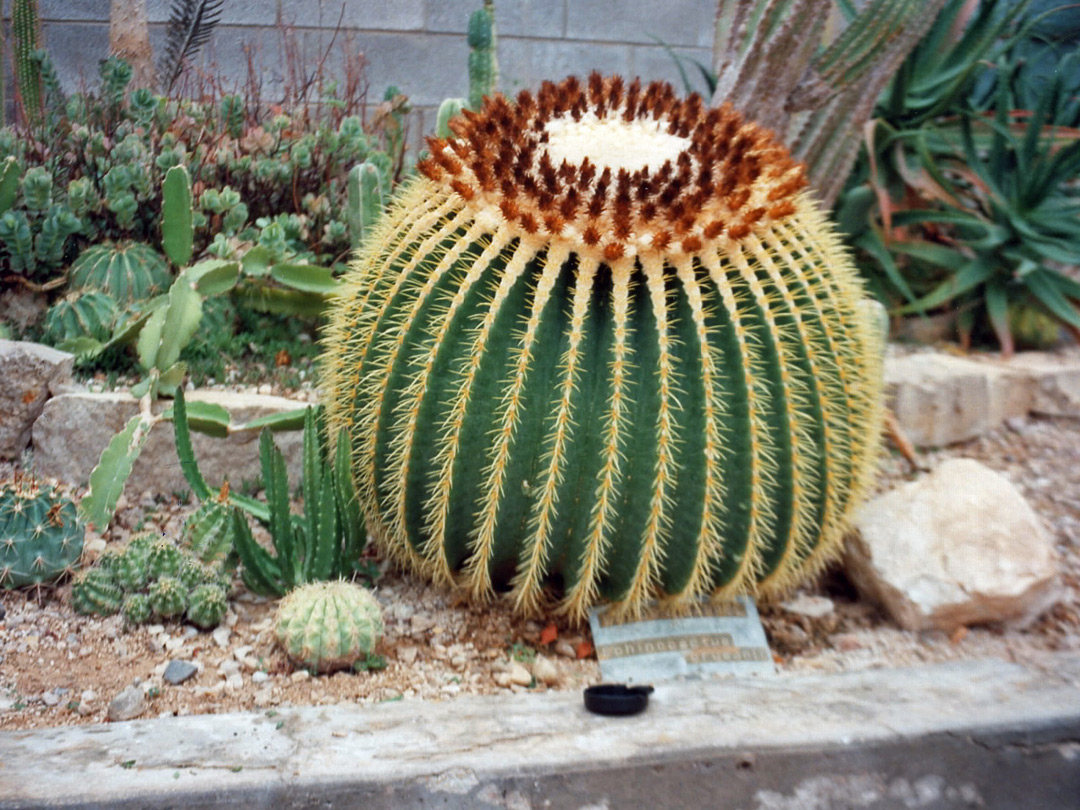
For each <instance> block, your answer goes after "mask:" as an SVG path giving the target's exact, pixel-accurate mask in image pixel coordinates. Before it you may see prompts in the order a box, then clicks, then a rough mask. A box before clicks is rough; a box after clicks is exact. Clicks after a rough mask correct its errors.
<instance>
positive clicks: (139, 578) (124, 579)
mask: <svg viewBox="0 0 1080 810" xmlns="http://www.w3.org/2000/svg"><path fill="white" fill-rule="evenodd" d="M153 542H155V536H154V535H153V533H150V532H146V533H144V534H141V535H136V536H135V537H134V538H132V539H131V540H130V541H128V544H127V546H126V547H125V548H124V550H123V551H122V552H121V553H120V556H119V558H118V559H117V560H116V563H115V565H114V566H113V575H114V576H115V577H116V581H117V582H118V583H119V584H120V586H121V587H122V588H123V589H124V590H125V591H138V590H141V589H142V588H144V587H145V586H146V583H147V581H148V580H149V579H150V562H149V556H150V546H151V545H152V544H153Z"/></svg>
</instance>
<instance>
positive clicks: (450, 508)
mask: <svg viewBox="0 0 1080 810" xmlns="http://www.w3.org/2000/svg"><path fill="white" fill-rule="evenodd" d="M455 134H456V136H457V137H456V138H454V139H451V140H440V139H431V140H430V141H429V146H430V151H431V156H430V158H428V159H427V160H425V161H423V162H422V163H421V164H420V166H419V168H420V172H421V175H420V176H419V177H418V178H417V179H416V180H415V181H413V182H412V183H411V185H409V186H408V187H407V188H406V189H405V190H404V191H403V192H402V193H401V195H400V196H399V198H398V199H397V201H396V204H395V205H393V206H392V207H391V209H390V211H389V212H388V213H387V214H386V215H385V217H384V218H383V220H382V223H381V225H380V228H379V230H378V231H377V232H376V233H375V234H374V236H373V238H372V239H370V240H369V241H368V242H366V243H365V246H364V248H363V249H362V251H361V253H360V255H359V258H358V259H357V261H356V263H355V265H354V267H353V270H352V272H351V275H349V276H348V277H347V280H346V284H345V286H344V288H343V291H342V293H341V294H340V295H339V296H338V298H337V300H336V303H335V305H334V307H333V309H332V316H331V324H330V327H329V329H328V332H327V335H326V338H325V354H324V358H323V366H324V368H325V369H326V372H325V380H324V382H325V390H326V392H327V406H326V407H327V416H328V423H329V427H330V430H331V433H332V434H333V435H337V432H338V430H339V429H342V428H344V429H345V430H346V431H347V432H348V435H349V436H350V438H351V450H352V459H353V467H354V472H355V477H356V485H357V489H358V492H359V494H360V498H361V501H362V503H363V505H364V508H365V511H366V514H367V517H368V520H369V527H370V530H371V533H372V536H373V537H374V539H375V540H376V542H377V543H379V544H380V545H381V546H382V548H384V549H385V550H386V551H387V552H388V553H389V554H390V555H391V556H392V557H394V558H395V559H397V560H398V561H400V562H402V563H404V564H405V565H407V566H409V567H412V568H414V569H416V570H418V571H420V572H422V573H424V574H426V575H428V576H430V577H431V578H433V579H435V580H436V581H439V582H445V583H451V582H456V583H458V584H460V585H463V586H464V587H465V588H467V589H468V591H470V592H471V593H472V594H473V595H474V596H476V597H479V598H485V597H488V596H490V595H491V594H493V593H495V592H496V591H499V590H506V589H509V591H510V595H511V598H512V599H513V600H514V603H515V605H516V607H517V608H518V609H519V610H520V611H521V612H524V613H537V612H539V611H541V610H544V609H548V608H551V607H553V605H552V604H551V598H557V599H558V600H559V601H558V604H557V605H554V607H556V608H557V609H558V610H560V611H561V612H563V613H565V614H568V615H569V616H570V617H572V618H574V619H577V620H580V619H582V618H583V617H584V616H585V615H586V613H587V610H588V608H589V607H590V606H592V605H594V604H597V603H598V602H601V601H610V602H613V603H615V608H616V609H618V610H621V611H624V612H629V613H631V614H634V613H637V612H639V611H640V610H641V609H642V608H643V606H645V605H646V604H648V602H649V600H651V599H653V598H660V599H661V600H663V602H664V603H665V604H666V605H667V606H669V607H671V608H672V609H680V608H686V607H689V606H690V605H691V604H693V603H694V602H695V601H696V600H697V599H698V598H699V597H700V596H702V595H705V594H712V595H714V596H716V597H718V598H726V597H730V596H732V595H734V594H738V593H754V594H758V595H759V596H766V597H767V596H770V595H778V594H781V593H783V592H786V591H787V590H789V589H790V588H791V587H793V586H794V585H795V584H797V583H798V582H800V581H802V580H804V579H805V578H807V577H808V576H811V575H813V574H814V573H816V572H817V571H819V570H820V569H821V567H822V566H823V565H824V564H825V563H826V562H827V561H829V560H830V559H832V558H833V557H834V556H835V554H836V552H837V550H838V546H839V541H840V539H841V536H842V534H843V532H844V530H845V528H846V527H847V525H848V522H849V518H850V515H851V513H852V510H853V508H854V507H855V505H856V503H857V502H858V500H859V497H860V495H861V494H862V492H863V491H864V490H865V489H866V486H867V483H868V481H869V479H870V476H871V473H872V469H873V463H874V458H875V452H876V449H877V444H878V434H879V423H880V417H881V374H880V349H881V347H880V345H879V343H880V336H879V334H878V332H877V330H876V328H875V326H874V324H873V323H871V321H872V318H871V317H870V312H869V310H867V309H866V308H864V307H863V306H862V304H861V298H862V294H863V290H862V288H861V286H860V284H859V282H858V280H857V277H856V274H855V270H854V268H853V266H852V264H851V262H850V260H849V258H848V256H847V255H846V253H845V251H844V249H843V247H842V246H841V243H840V240H839V239H838V237H837V236H836V233H835V231H834V230H833V228H832V226H831V225H830V224H829V223H828V221H827V220H826V218H825V216H824V215H823V214H822V213H821V211H820V210H818V208H817V207H816V205H815V203H814V201H813V199H812V198H811V196H810V194H809V193H808V192H807V191H805V186H806V179H805V175H804V171H803V168H802V167H801V166H800V165H799V164H797V163H796V162H795V161H794V160H793V159H792V158H791V157H790V156H789V154H788V152H787V151H786V149H785V148H784V147H783V146H782V145H781V144H780V143H778V142H777V141H776V139H775V138H774V137H773V136H772V134H771V133H769V132H767V131H765V130H762V129H761V128H759V127H757V126H755V125H754V124H752V123H748V122H745V121H743V120H742V119H741V118H740V116H739V115H738V114H737V113H736V112H735V111H734V110H732V109H731V108H730V107H726V106H725V107H721V108H717V109H708V108H705V107H704V105H703V103H702V101H701V99H700V98H698V97H697V96H690V97H689V98H687V99H685V100H680V99H678V98H677V97H676V95H675V93H674V91H673V90H672V88H671V87H670V86H669V85H666V84H661V83H653V84H649V85H648V86H642V85H641V83H640V82H638V81H636V80H635V81H634V82H632V83H630V84H626V83H624V82H623V81H622V80H621V79H620V78H618V77H615V78H602V77H600V76H599V75H596V74H594V75H593V76H592V77H590V79H589V81H588V82H587V83H586V84H584V85H583V84H581V83H580V82H579V81H578V80H577V79H575V78H570V79H567V80H565V81H563V82H561V83H560V84H552V83H545V84H544V85H543V86H542V87H541V89H540V91H539V92H538V93H537V94H536V95H533V94H531V93H529V92H523V93H521V94H520V95H519V96H518V97H517V100H516V104H514V103H511V102H509V101H508V100H506V99H505V98H503V97H501V96H496V97H494V98H492V99H490V100H489V101H488V103H487V104H486V105H485V106H484V108H483V109H482V110H481V111H479V112H466V113H464V114H463V117H462V118H460V119H458V122H457V123H456V124H455Z"/></svg>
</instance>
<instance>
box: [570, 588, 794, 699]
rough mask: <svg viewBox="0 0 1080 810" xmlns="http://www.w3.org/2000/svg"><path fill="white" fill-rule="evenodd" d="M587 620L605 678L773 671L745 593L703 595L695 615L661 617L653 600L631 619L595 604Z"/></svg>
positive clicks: (641, 679)
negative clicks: (726, 597)
mask: <svg viewBox="0 0 1080 810" xmlns="http://www.w3.org/2000/svg"><path fill="white" fill-rule="evenodd" d="M589 625H590V627H591V628H592V634H593V646H594V647H595V648H596V657H597V659H598V660H599V661H600V673H601V675H603V677H604V680H605V681H616V682H626V683H647V682H652V681H662V680H667V679H670V678H677V677H680V676H682V677H693V676H704V675H720V676H728V677H737V676H746V675H775V674H776V667H775V666H774V665H773V657H772V653H771V652H770V651H769V643H768V641H767V640H766V638H765V629H764V628H763V627H762V626H761V619H760V618H759V617H758V612H757V607H756V606H755V605H754V600H753V599H750V598H749V597H746V596H737V597H735V598H734V599H733V600H731V601H730V602H717V603H712V602H709V601H707V600H704V601H702V603H701V605H700V606H699V607H698V609H697V610H696V611H695V613H694V615H689V616H679V617H670V616H665V615H664V614H662V613H661V612H660V611H659V610H658V609H657V606H656V604H655V603H653V604H650V605H649V606H648V607H647V608H646V610H645V611H644V613H643V614H642V616H641V618H638V619H633V620H629V619H620V618H615V617H613V616H609V615H608V608H607V607H599V608H593V609H592V610H591V611H589Z"/></svg>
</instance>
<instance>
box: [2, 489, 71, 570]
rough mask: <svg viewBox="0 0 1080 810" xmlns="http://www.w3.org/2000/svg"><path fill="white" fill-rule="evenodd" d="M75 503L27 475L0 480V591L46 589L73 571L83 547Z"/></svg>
mask: <svg viewBox="0 0 1080 810" xmlns="http://www.w3.org/2000/svg"><path fill="white" fill-rule="evenodd" d="M83 534H84V529H83V525H82V524H81V523H80V522H79V519H78V516H77V514H76V509H75V504H74V503H73V502H72V501H71V500H70V499H69V498H67V497H66V496H64V495H63V494H61V493H60V492H58V491H57V490H55V489H54V488H53V487H51V486H48V485H45V484H41V483H39V482H38V481H36V480H35V479H34V478H32V477H30V476H26V475H16V476H15V477H14V478H12V479H10V480H7V481H0V587H3V588H20V587H24V586H27V585H43V584H47V583H50V582H53V581H55V580H56V579H58V578H59V577H61V576H62V575H64V574H65V573H68V572H70V571H73V570H74V569H75V567H76V566H77V565H78V563H79V557H80V556H81V555H82V549H83Z"/></svg>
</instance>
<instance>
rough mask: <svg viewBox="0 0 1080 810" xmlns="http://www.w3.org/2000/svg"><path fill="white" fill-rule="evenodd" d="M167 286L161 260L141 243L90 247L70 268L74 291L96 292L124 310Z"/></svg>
mask: <svg viewBox="0 0 1080 810" xmlns="http://www.w3.org/2000/svg"><path fill="white" fill-rule="evenodd" d="M171 282H172V275H171V273H170V272H169V265H168V264H167V263H166V261H165V259H164V257H163V256H162V255H161V254H160V253H158V252H157V251H156V250H154V249H153V248H152V247H150V246H149V245H145V244H143V243H141V242H121V243H117V244H101V245H94V246H93V247H89V248H87V249H86V250H84V251H83V252H82V253H81V254H79V258H78V259H76V260H75V264H74V265H72V267H71V279H70V284H71V286H72V287H73V288H74V289H77V290H100V291H102V292H106V293H108V294H109V295H111V296H112V297H113V299H115V300H116V301H117V302H118V303H119V304H121V305H125V306H126V305H127V304H130V303H133V302H135V301H142V300H144V299H146V298H150V297H152V296H154V295H157V294H158V293H160V292H163V291H165V290H167V289H168V288H169V284H170V283H171Z"/></svg>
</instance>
